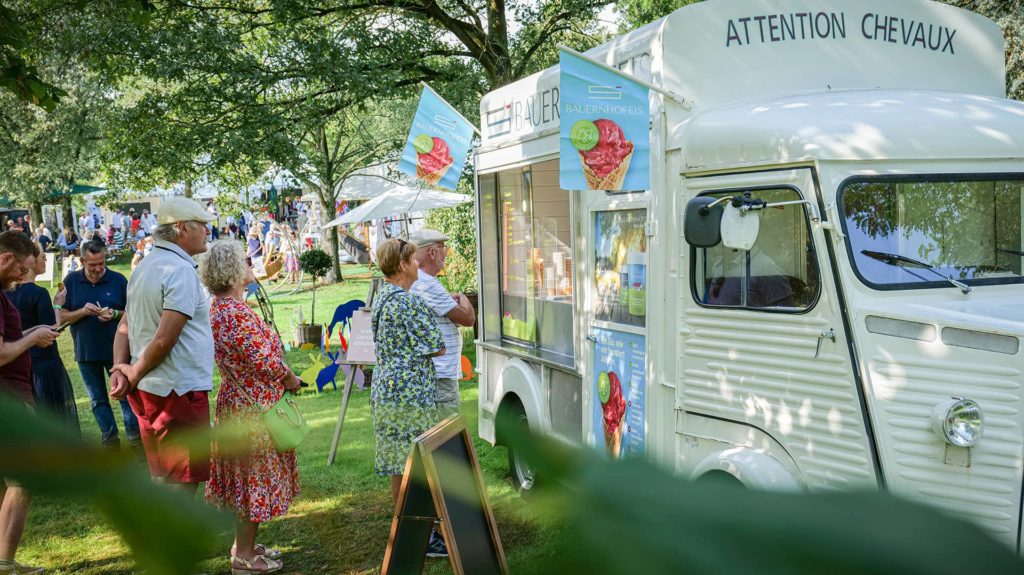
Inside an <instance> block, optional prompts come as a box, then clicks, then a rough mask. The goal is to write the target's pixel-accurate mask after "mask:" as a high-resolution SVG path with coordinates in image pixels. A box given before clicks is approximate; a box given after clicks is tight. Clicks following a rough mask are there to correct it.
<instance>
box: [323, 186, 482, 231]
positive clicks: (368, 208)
mask: <svg viewBox="0 0 1024 575" xmlns="http://www.w3.org/2000/svg"><path fill="white" fill-rule="evenodd" d="M471 201H473V198H472V197H471V196H467V195H465V194H453V193H451V192H441V191H438V190H414V189H412V188H406V187H404V186H403V187H401V188H397V189H394V190H392V191H390V192H387V193H385V194H382V195H380V196H377V197H376V198H373V199H372V200H370V201H368V202H366V203H365V204H363V205H361V206H359V207H358V208H356V209H354V210H352V211H350V212H348V213H347V214H345V215H343V216H341V217H340V218H337V219H335V220H331V221H330V222H328V223H326V224H324V226H323V227H325V228H329V227H331V226H340V225H345V224H358V223H360V222H369V221H372V220H380V219H383V218H390V217H392V216H397V215H399V214H407V213H412V212H422V211H424V210H430V209H434V208H450V207H452V206H457V205H459V204H464V203H466V202H471Z"/></svg>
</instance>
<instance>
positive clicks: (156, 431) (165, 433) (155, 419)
mask: <svg viewBox="0 0 1024 575" xmlns="http://www.w3.org/2000/svg"><path fill="white" fill-rule="evenodd" d="M128 403H129V404H130V405H131V406H132V411H134V412H135V417H136V418H138V420H139V431H140V432H141V434H142V444H143V446H144V447H145V449H146V461H147V462H148V463H149V472H150V474H151V475H152V476H153V477H160V478H162V479H163V480H164V481H166V482H167V483H200V482H202V481H206V480H207V479H209V478H210V453H209V450H202V453H198V452H197V453H192V452H191V451H190V449H189V447H188V445H187V444H184V443H185V442H183V441H182V439H184V440H186V441H188V440H189V437H188V435H189V434H190V433H192V432H207V431H209V429H210V399H209V392H207V391H190V392H188V393H186V394H185V395H178V394H177V393H175V392H173V391H172V392H171V394H170V395H168V396H167V397H160V396H159V395H153V394H152V393H148V392H145V391H142V390H140V389H136V390H135V391H133V392H131V393H130V394H128ZM192 443H194V441H192Z"/></svg>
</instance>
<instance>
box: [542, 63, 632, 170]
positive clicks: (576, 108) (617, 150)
mask: <svg viewBox="0 0 1024 575" xmlns="http://www.w3.org/2000/svg"><path fill="white" fill-rule="evenodd" d="M559 63H560V73H559V92H560V104H559V105H560V106H561V110H560V115H561V120H560V126H561V128H560V134H559V184H560V185H561V187H562V189H563V190H646V189H648V188H649V187H650V155H651V154H650V148H651V145H650V141H651V138H650V117H651V113H650V104H649V102H648V90H647V88H646V87H645V86H642V85H641V84H638V83H636V82H631V81H630V80H628V79H626V78H624V77H623V76H621V75H619V74H617V73H615V72H613V71H611V70H609V69H607V68H605V67H603V66H599V65H597V64H594V63H591V62H588V61H587V60H584V59H582V58H580V57H578V56H576V55H574V54H571V53H569V52H566V51H564V50H563V51H561V52H560V59H559Z"/></svg>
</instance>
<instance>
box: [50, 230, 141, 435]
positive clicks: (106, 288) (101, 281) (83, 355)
mask: <svg viewBox="0 0 1024 575" xmlns="http://www.w3.org/2000/svg"><path fill="white" fill-rule="evenodd" d="M106 251H107V249H106V246H104V245H103V242H97V241H90V242H86V243H84V244H82V269H81V270H80V271H76V272H71V273H69V274H68V275H67V277H65V278H64V287H65V289H66V290H67V297H66V298H65V301H64V306H63V308H62V309H61V311H60V322H61V323H70V324H71V336H72V338H74V341H75V360H76V361H77V362H78V369H79V371H80V372H81V373H82V381H83V382H84V383H85V389H86V391H88V392H89V399H90V400H91V401H92V414H93V416H94V417H95V418H96V423H97V424H98V425H99V427H100V433H101V434H102V437H103V444H104V445H107V446H111V447H117V446H118V445H119V440H118V435H117V422H115V421H114V412H113V410H112V409H111V408H110V400H109V399H107V379H106V375H107V374H108V373H110V368H111V367H113V365H114V336H115V335H116V334H117V322H118V320H120V319H121V316H122V315H124V309H125V306H126V305H127V300H128V280H127V279H126V278H125V277H124V276H123V275H121V274H119V273H117V272H115V271H113V270H108V269H107V261H106V255H107V254H106ZM121 415H122V416H123V417H124V428H125V434H126V435H127V436H128V441H129V442H130V443H131V444H132V445H141V441H142V440H141V438H140V435H139V422H138V421H137V420H136V419H135V414H134V413H133V412H132V409H131V407H130V406H129V405H128V401H127V400H124V399H122V400H121Z"/></svg>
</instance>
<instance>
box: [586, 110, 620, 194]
mask: <svg viewBox="0 0 1024 575" xmlns="http://www.w3.org/2000/svg"><path fill="white" fill-rule="evenodd" d="M571 138H572V145H573V146H574V147H575V148H576V150H577V151H578V152H577V153H578V154H579V159H580V164H581V166H582V168H583V175H584V176H585V177H586V180H587V188H588V189H591V190H621V189H623V183H624V182H625V180H626V173H627V172H628V171H629V162H630V160H631V159H632V158H633V142H631V141H629V140H627V139H626V135H625V133H623V131H622V128H621V127H619V125H618V124H616V123H615V122H614V121H612V120H609V119H606V118H601V119H597V120H594V121H590V120H579V121H578V122H576V123H575V124H573V127H572V133H571Z"/></svg>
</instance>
